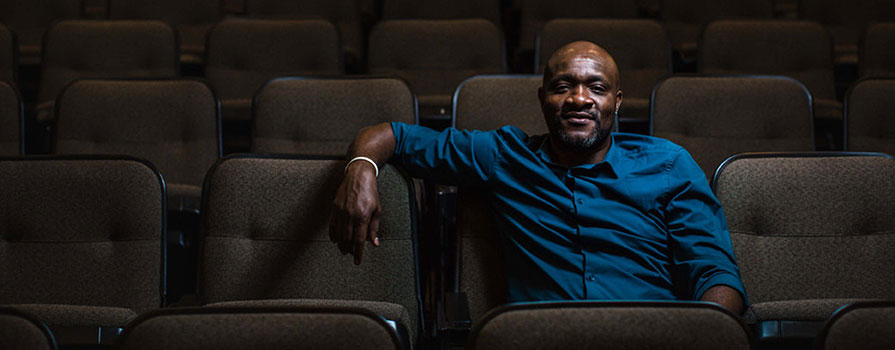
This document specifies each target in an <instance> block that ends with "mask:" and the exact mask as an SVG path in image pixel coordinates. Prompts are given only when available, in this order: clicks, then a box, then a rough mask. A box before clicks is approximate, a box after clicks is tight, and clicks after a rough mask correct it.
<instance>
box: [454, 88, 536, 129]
mask: <svg viewBox="0 0 895 350" xmlns="http://www.w3.org/2000/svg"><path fill="white" fill-rule="evenodd" d="M541 81H542V78H541V76H540V75H492V76H488V75H483V76H476V77H472V78H469V79H467V80H466V81H464V82H463V84H461V85H460V87H458V88H457V92H456V104H455V105H454V126H456V127H457V128H458V129H469V130H493V129H497V128H500V127H501V126H504V125H514V126H517V127H519V128H520V129H522V130H525V132H526V133H528V134H529V135H537V134H545V133H547V125H546V123H545V122H544V114H543V113H542V112H541V104H540V103H539V102H538V88H540V87H541Z"/></svg>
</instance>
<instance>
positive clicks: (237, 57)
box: [205, 18, 344, 153]
mask: <svg viewBox="0 0 895 350" xmlns="http://www.w3.org/2000/svg"><path fill="white" fill-rule="evenodd" d="M207 53H208V56H207V57H206V60H205V78H206V79H207V80H208V83H209V84H210V85H211V87H212V88H214V91H215V92H216V93H217V94H218V97H219V98H220V99H221V106H222V114H221V115H222V119H223V123H224V125H223V127H224V130H223V131H224V146H225V149H226V150H227V151H228V153H229V152H233V151H246V150H247V149H248V147H249V143H250V141H249V137H250V134H251V132H250V130H249V122H250V120H251V117H252V96H254V95H255V92H256V91H258V89H260V88H261V86H262V85H264V83H265V82H267V81H268V80H270V79H273V78H277V77H283V76H298V75H339V74H342V73H343V72H344V71H343V66H342V63H341V53H340V46H339V32H338V30H337V29H336V27H335V26H333V24H332V23H329V22H327V21H324V20H319V19H317V20H263V19H237V18H233V19H226V20H223V21H221V22H220V23H218V24H217V25H216V26H215V27H214V28H212V30H211V33H210V34H209V36H208V47H207Z"/></svg>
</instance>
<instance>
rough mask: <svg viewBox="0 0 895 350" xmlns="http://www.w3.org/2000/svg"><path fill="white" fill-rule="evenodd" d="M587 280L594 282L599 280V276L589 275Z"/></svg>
mask: <svg viewBox="0 0 895 350" xmlns="http://www.w3.org/2000/svg"><path fill="white" fill-rule="evenodd" d="M587 280H588V281H591V282H593V281H596V280H597V277H596V276H594V275H587Z"/></svg>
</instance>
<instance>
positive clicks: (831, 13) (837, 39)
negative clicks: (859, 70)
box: [799, 0, 895, 65]
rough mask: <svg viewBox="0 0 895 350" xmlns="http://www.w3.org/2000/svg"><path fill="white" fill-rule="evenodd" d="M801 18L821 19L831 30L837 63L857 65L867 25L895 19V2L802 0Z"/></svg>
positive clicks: (800, 7) (820, 21)
mask: <svg viewBox="0 0 895 350" xmlns="http://www.w3.org/2000/svg"><path fill="white" fill-rule="evenodd" d="M799 18H801V19H806V20H812V21H817V22H819V23H820V24H822V25H823V26H824V27H825V28H826V29H827V30H828V31H829V32H830V34H831V35H832V38H833V50H834V56H833V57H834V60H835V62H836V64H848V65H854V64H857V62H858V56H857V54H858V43H859V42H860V38H861V34H862V33H863V32H864V28H865V27H866V26H867V24H869V23H872V22H885V21H895V2H892V1H886V0H861V1H851V2H846V1H838V0H800V1H799Z"/></svg>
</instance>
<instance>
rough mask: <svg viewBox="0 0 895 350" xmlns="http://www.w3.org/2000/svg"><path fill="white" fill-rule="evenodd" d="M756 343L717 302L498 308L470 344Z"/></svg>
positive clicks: (715, 345)
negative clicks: (709, 331) (708, 333)
mask: <svg viewBox="0 0 895 350" xmlns="http://www.w3.org/2000/svg"><path fill="white" fill-rule="evenodd" d="M706 330H711V335H707V334H706ZM751 343H752V341H751V336H750V331H749V329H748V328H747V327H746V324H744V323H743V321H741V320H740V318H739V317H737V316H735V315H733V314H732V313H730V312H729V311H727V310H726V309H723V308H722V307H720V306H718V305H715V304H709V303H695V302H565V303H531V304H515V305H509V306H505V307H502V308H500V309H498V310H495V311H493V312H492V313H490V314H489V315H488V316H486V319H485V320H484V322H482V323H479V324H478V325H477V326H476V327H475V329H474V330H473V332H472V334H471V335H470V343H469V344H468V345H467V348H468V349H493V350H501V349H506V350H510V349H518V350H526V349H587V348H592V347H593V346H594V345H595V344H599V347H600V348H604V349H694V350H699V349H705V350H708V349H742V350H746V349H750V348H751Z"/></svg>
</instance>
